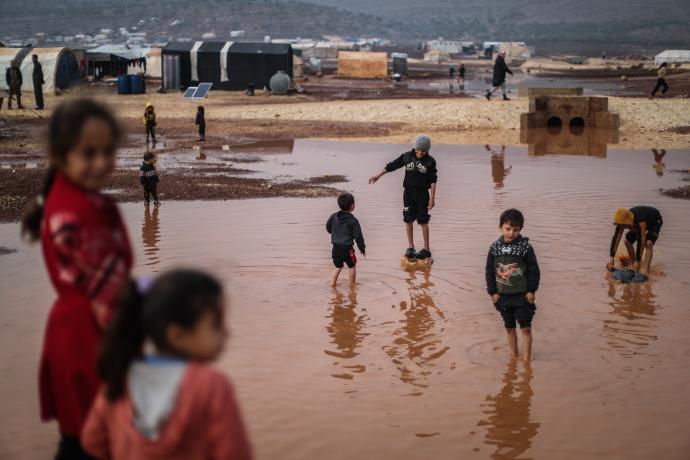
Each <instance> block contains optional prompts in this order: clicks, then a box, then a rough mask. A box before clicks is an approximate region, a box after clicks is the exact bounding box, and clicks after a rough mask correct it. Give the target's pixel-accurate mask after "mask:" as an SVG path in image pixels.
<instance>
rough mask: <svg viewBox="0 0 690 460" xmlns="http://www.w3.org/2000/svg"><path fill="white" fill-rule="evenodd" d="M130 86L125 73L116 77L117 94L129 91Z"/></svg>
mask: <svg viewBox="0 0 690 460" xmlns="http://www.w3.org/2000/svg"><path fill="white" fill-rule="evenodd" d="M131 92H132V91H131V86H130V84H129V78H128V77H127V75H120V76H118V77H117V94H129V93H131Z"/></svg>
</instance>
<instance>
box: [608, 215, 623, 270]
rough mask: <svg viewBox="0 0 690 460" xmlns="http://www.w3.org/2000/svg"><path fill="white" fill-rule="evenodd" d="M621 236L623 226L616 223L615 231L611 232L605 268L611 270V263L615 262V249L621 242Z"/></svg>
mask: <svg viewBox="0 0 690 460" xmlns="http://www.w3.org/2000/svg"><path fill="white" fill-rule="evenodd" d="M622 236H623V227H621V226H620V225H616V231H615V232H613V238H611V249H610V250H609V257H610V259H609V262H608V263H607V264H606V268H607V269H609V271H610V270H613V263H614V262H615V257H616V250H617V249H618V245H619V244H620V242H621V237H622Z"/></svg>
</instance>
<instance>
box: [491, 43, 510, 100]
mask: <svg viewBox="0 0 690 460" xmlns="http://www.w3.org/2000/svg"><path fill="white" fill-rule="evenodd" d="M505 57H506V52H505V51H503V50H501V51H499V52H498V57H496V62H494V75H493V79H492V82H491V84H492V86H493V89H490V90H487V91H486V95H485V97H486V99H487V100H489V101H490V100H491V95H492V94H493V93H495V92H496V90H497V89H498V88H499V87H500V88H501V92H502V93H503V100H504V101H509V100H510V99H508V96H506V74H507V73H509V74H511V75H513V71H512V70H510V69H509V68H508V66H507V65H506V60H505Z"/></svg>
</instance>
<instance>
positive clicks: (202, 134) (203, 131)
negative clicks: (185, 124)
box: [199, 123, 206, 141]
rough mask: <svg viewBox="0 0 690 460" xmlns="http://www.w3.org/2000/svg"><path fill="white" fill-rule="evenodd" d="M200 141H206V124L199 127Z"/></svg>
mask: <svg viewBox="0 0 690 460" xmlns="http://www.w3.org/2000/svg"><path fill="white" fill-rule="evenodd" d="M199 139H200V140H202V141H205V140H206V124H205V123H204V124H200V125H199Z"/></svg>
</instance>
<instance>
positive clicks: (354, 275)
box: [347, 267, 357, 286]
mask: <svg viewBox="0 0 690 460" xmlns="http://www.w3.org/2000/svg"><path fill="white" fill-rule="evenodd" d="M347 276H348V278H349V279H350V286H354V284H355V282H356V281H357V267H352V268H350V269H348V272H347Z"/></svg>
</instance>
